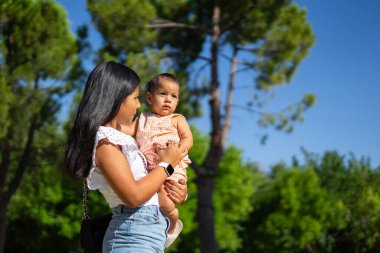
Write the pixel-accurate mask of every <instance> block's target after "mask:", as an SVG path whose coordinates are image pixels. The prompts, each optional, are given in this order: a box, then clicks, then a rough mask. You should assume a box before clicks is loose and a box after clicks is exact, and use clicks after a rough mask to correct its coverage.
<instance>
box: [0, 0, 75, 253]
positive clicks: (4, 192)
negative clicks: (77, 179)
mask: <svg viewBox="0 0 380 253" xmlns="http://www.w3.org/2000/svg"><path fill="white" fill-rule="evenodd" d="M0 38H1V40H0V58H1V62H0V70H1V71H0V72H1V74H0V112H1V116H0V125H1V128H0V153H1V157H2V158H1V160H0V167H1V183H0V185H1V187H0V195H1V198H0V204H1V206H2V208H5V210H7V211H8V212H7V213H8V214H9V216H8V217H4V215H6V214H7V213H3V212H2V217H0V221H1V222H0V226H1V228H4V227H5V225H6V228H7V229H8V233H7V235H8V236H7V241H6V249H7V251H9V252H16V251H22V252H40V250H41V245H44V246H45V245H46V248H48V247H51V248H53V247H54V246H55V247H56V246H57V244H56V245H54V243H53V242H54V241H58V238H59V237H62V235H66V239H64V240H62V241H61V242H62V245H65V244H68V245H70V244H72V242H73V241H72V239H70V238H73V236H74V235H75V234H76V233H77V230H78V228H79V226H78V224H76V226H75V224H74V226H71V225H70V223H71V222H70V221H71V220H70V216H68V215H66V213H65V211H63V212H62V213H61V211H62V209H60V206H59V204H60V203H61V201H62V200H63V198H64V196H63V194H64V193H63V191H62V188H61V184H60V183H59V181H60V177H61V176H60V175H59V173H57V166H59V161H60V156H61V155H62V147H63V146H64V140H63V138H62V136H60V134H59V127H58V126H57V124H56V122H57V117H58V111H59V109H60V98H61V97H62V96H64V95H65V94H67V93H68V92H70V90H71V89H72V87H73V85H72V82H71V81H72V79H74V78H76V77H77V76H75V75H71V76H70V70H71V68H72V67H73V65H72V64H74V63H78V62H79V60H78V58H77V57H76V52H77V50H78V47H77V43H76V39H75V37H74V36H73V34H72V33H71V32H70V28H69V23H68V20H67V18H66V12H65V11H64V9H63V8H62V7H61V6H60V5H58V4H57V3H55V2H54V1H52V0H36V1H34V0H6V1H2V2H1V3H0ZM76 66H78V65H76ZM66 78H67V80H70V81H68V82H67V83H66V82H65V81H64V79H66ZM57 162H58V164H57ZM24 176H25V178H24ZM48 178H49V179H50V180H51V182H49V183H50V184H49V183H48V182H46V181H45V180H47V179H48ZM23 179H25V181H24V180H23ZM57 182H58V183H57ZM19 187H20V188H19ZM13 197H14V198H13ZM8 208H9V209H8ZM4 221H6V223H5V222H4ZM21 224H25V226H23V225H21ZM20 227H24V228H25V229H26V230H28V231H30V234H28V235H25V237H28V239H26V238H24V237H22V236H21V237H20V231H19V228H20ZM16 228H18V229H16ZM36 231H39V232H40V233H36ZM52 234H53V235H54V236H52ZM3 239H4V238H0V242H1V243H0V251H2V250H3V244H2V242H3ZM51 240H52V241H51ZM75 244H77V242H75ZM49 245H50V246H49ZM51 251H54V250H51Z"/></svg>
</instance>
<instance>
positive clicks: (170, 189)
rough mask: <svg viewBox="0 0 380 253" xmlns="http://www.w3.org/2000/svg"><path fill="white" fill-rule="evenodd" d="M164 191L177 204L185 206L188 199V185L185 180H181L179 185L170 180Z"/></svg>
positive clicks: (167, 181)
mask: <svg viewBox="0 0 380 253" xmlns="http://www.w3.org/2000/svg"><path fill="white" fill-rule="evenodd" d="M164 189H165V191H166V192H167V194H168V197H169V198H170V199H171V200H172V201H173V202H174V203H175V204H176V205H178V204H183V203H184V202H185V201H186V199H187V185H186V182H185V180H183V179H180V180H178V183H177V182H175V181H174V180H171V179H168V180H166V181H165V183H164Z"/></svg>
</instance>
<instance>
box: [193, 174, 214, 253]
mask: <svg viewBox="0 0 380 253" xmlns="http://www.w3.org/2000/svg"><path fill="white" fill-rule="evenodd" d="M196 183H197V187H198V207H197V217H198V223H199V224H198V226H199V238H200V241H201V252H204V253H206V252H209V253H215V252H217V244H216V239H215V229H214V228H215V224H214V205H213V201H212V194H213V192H214V175H207V174H200V175H198V177H197V180H196Z"/></svg>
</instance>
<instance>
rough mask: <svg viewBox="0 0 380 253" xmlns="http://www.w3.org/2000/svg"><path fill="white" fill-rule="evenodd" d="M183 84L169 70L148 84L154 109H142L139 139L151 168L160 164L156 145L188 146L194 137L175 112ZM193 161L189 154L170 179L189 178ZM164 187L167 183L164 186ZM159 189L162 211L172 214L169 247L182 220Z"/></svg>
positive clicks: (173, 205) (147, 94)
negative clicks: (147, 110) (145, 110)
mask: <svg viewBox="0 0 380 253" xmlns="http://www.w3.org/2000/svg"><path fill="white" fill-rule="evenodd" d="M179 90H180V85H179V82H178V80H177V78H176V77H175V76H174V75H172V74H168V73H162V74H159V75H157V76H155V77H154V78H153V79H152V80H151V81H150V82H149V83H148V85H147V92H146V102H147V104H148V105H149V106H150V110H151V112H143V113H141V114H140V116H139V118H138V119H137V120H136V121H137V123H136V126H135V129H136V130H135V131H136V141H137V144H138V146H139V149H140V151H141V152H142V153H143V154H144V155H145V157H146V159H147V163H148V171H150V170H152V169H154V168H155V166H157V164H158V162H159V158H158V155H157V149H158V148H161V147H165V146H166V143H167V142H179V143H181V145H183V146H185V147H186V148H187V150H189V149H190V148H191V147H192V146H193V137H192V134H191V131H190V127H189V124H188V123H187V121H186V118H185V117H184V116H182V115H181V114H176V113H174V111H175V109H176V107H177V105H178V102H179ZM190 163H191V161H190V159H189V157H188V156H186V157H185V158H184V159H183V160H182V161H181V162H180V163H179V164H178V165H177V166H176V167H175V168H174V173H173V175H172V176H171V177H169V179H171V180H175V181H178V180H180V179H183V180H185V181H186V179H187V175H186V167H188V165H189V164H190ZM163 187H164V186H163ZM163 187H161V190H160V191H159V195H158V196H159V205H160V209H161V211H162V212H163V213H164V214H165V215H166V216H167V217H168V218H169V220H170V226H169V229H168V239H167V243H166V247H169V245H170V244H171V243H172V242H173V241H174V240H175V239H176V237H177V236H178V234H179V233H180V232H181V230H182V227H183V225H182V222H181V221H180V220H179V219H178V217H179V213H178V209H177V208H176V206H175V204H174V202H173V201H172V200H171V199H170V198H169V197H168V196H167V195H166V193H165V191H164V188H163Z"/></svg>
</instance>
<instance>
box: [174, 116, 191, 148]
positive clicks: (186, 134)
mask: <svg viewBox="0 0 380 253" xmlns="http://www.w3.org/2000/svg"><path fill="white" fill-rule="evenodd" d="M173 120H175V122H173V123H174V124H175V126H176V127H177V130H178V134H179V138H180V141H179V143H181V144H182V145H184V146H185V147H186V148H187V150H188V151H189V150H190V149H191V147H192V146H193V135H192V134H191V130H190V126H189V124H188V123H187V121H186V118H185V117H184V116H178V117H174V118H173Z"/></svg>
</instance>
